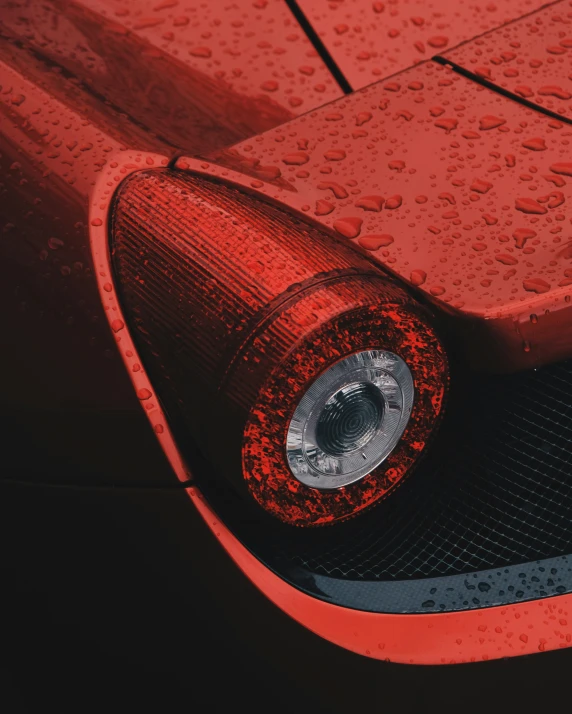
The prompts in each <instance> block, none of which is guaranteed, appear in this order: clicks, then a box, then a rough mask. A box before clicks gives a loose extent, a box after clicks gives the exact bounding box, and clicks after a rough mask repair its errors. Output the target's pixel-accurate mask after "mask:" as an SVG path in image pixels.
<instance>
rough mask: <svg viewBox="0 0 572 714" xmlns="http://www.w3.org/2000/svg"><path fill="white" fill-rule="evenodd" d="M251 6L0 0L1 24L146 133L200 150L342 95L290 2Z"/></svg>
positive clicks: (9, 35) (12, 36) (232, 140)
mask: <svg viewBox="0 0 572 714" xmlns="http://www.w3.org/2000/svg"><path fill="white" fill-rule="evenodd" d="M256 5H257V4H256V3H251V2H246V1H244V0H243V1H242V2H239V3H234V4H233V6H232V7H229V8H226V9H225V11H224V12H222V13H221V12H217V10H216V4H212V5H207V4H203V5H191V6H190V8H189V12H187V13H186V14H185V13H184V12H183V9H182V8H181V7H180V6H177V3H175V4H173V3H172V2H162V3H161V2H160V3H157V2H154V1H153V0H145V1H144V2H138V3H137V4H136V6H134V4H133V3H132V2H113V1H111V0H85V1H84V2H74V1H73V0H50V2H46V3H29V2H24V1H23V0H22V1H18V2H6V3H2V4H1V5H0V7H1V8H2V9H1V10H0V29H1V31H2V32H3V34H4V36H5V38H8V39H11V40H12V41H14V42H16V43H18V44H19V45H20V46H22V47H23V48H26V49H28V50H29V51H31V52H33V53H36V54H37V55H39V56H40V57H42V58H43V59H44V61H46V62H48V63H53V64H55V65H57V66H59V67H61V68H62V69H63V70H64V71H65V72H67V73H69V74H70V75H71V77H70V79H71V78H75V81H77V82H80V83H81V84H82V85H83V86H85V87H87V88H88V89H89V91H90V92H95V93H97V94H98V95H99V96H100V97H101V98H103V97H105V100H106V101H107V102H111V103H113V104H114V105H115V106H116V107H117V108H118V109H119V110H120V111H122V112H125V113H126V114H128V115H129V117H130V118H131V120H132V121H135V122H138V123H140V124H141V125H142V126H144V127H145V128H146V129H147V131H148V132H150V133H154V134H155V135H156V136H157V137H161V138H162V139H163V140H164V141H165V142H167V143H169V144H170V145H172V146H176V147H177V149H179V150H183V151H187V152H193V153H204V152H208V151H209V150H214V149H216V148H218V147H221V146H225V145H229V144H232V143H235V142H236V141H240V140H241V138H245V137H247V136H250V135H252V134H257V133H259V132H261V131H265V130H267V129H269V128H271V127H273V126H276V125H278V124H281V123H283V122H285V121H288V120H289V119H292V118H293V117H295V116H296V115H297V114H300V113H302V112H305V111H308V110H309V109H311V108H313V107H315V106H320V105H321V104H323V103H324V102H328V101H332V100H333V99H336V98H338V97H340V96H341V95H342V92H341V90H340V88H339V87H338V85H337V83H336V82H335V80H334V79H333V78H332V76H331V74H330V72H329V70H328V69H327V68H326V67H325V65H324V63H323V62H322V60H321V59H320V57H318V56H317V54H316V52H315V50H314V49H313V47H312V46H311V44H310V43H309V41H308V39H307V38H306V36H305V35H304V33H303V32H302V30H301V29H300V28H299V27H298V26H297V23H296V21H295V20H294V18H293V17H292V15H291V13H290V12H289V10H288V7H287V6H286V5H285V4H283V3H275V4H272V5H265V4H264V3H258V5H259V7H256ZM213 32H216V35H217V37H220V38H221V39H218V40H217V41H216V42H214V41H212V40H210V39H209V38H210V37H212V35H213ZM117 67H121V68H122V70H121V72H118V71H117ZM72 81H73V79H72Z"/></svg>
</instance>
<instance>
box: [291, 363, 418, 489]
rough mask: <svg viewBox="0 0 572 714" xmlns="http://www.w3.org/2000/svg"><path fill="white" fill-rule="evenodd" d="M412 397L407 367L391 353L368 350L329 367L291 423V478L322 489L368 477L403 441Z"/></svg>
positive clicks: (312, 386)
mask: <svg viewBox="0 0 572 714" xmlns="http://www.w3.org/2000/svg"><path fill="white" fill-rule="evenodd" d="M414 394H415V390H414V385H413V377H412V376H411V372H410V371H409V368H408V367H407V364H406V363H405V362H404V360H402V359H401V357H399V356H398V355H396V354H393V353H392V352H387V351H385V350H377V349H372V350H366V351H363V352H357V353H355V354H352V355H349V356H348V357H346V358H344V359H342V360H340V361H339V362H337V363H336V364H334V365H332V367H330V368H329V369H327V370H326V371H325V372H323V373H322V374H321V375H320V376H319V377H318V378H317V379H316V380H315V381H314V382H313V383H312V384H311V385H310V387H309V388H308V390H307V391H306V393H305V394H304V396H303V397H302V399H301V400H300V402H299V404H298V406H297V407H296V410H295V412H294V414H293V416H292V419H291V421H290V425H289V427H288V435H287V438H286V455H287V460H288V465H289V467H290V470H291V471H292V473H293V475H294V476H295V477H296V478H297V479H298V481H300V482H301V483H303V484H305V485H306V486H311V487H313V488H317V489H324V490H325V489H336V488H342V487H343V486H347V485H349V484H351V483H355V482H356V481H359V480H360V479H361V478H363V477H364V476H367V474H369V473H371V471H373V469H375V468H376V467H377V466H379V464H381V463H382V462H383V461H384V460H385V459H386V458H387V457H388V456H389V454H390V453H391V452H392V451H393V449H394V448H395V446H396V444H397V442H398V441H399V439H400V438H401V436H402V434H403V432H404V431H405V428H406V426H407V423H408V421H409V417H410V415H411V410H412V408H413V400H414Z"/></svg>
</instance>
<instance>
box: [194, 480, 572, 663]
mask: <svg viewBox="0 0 572 714" xmlns="http://www.w3.org/2000/svg"><path fill="white" fill-rule="evenodd" d="M188 490H189V495H190V497H191V498H192V499H193V502H194V504H195V505H196V506H197V508H198V509H199V511H200V513H201V514H202V515H203V518H204V519H205V522H206V523H207V525H208V526H209V528H210V529H211V531H212V532H213V533H214V534H215V535H216V537H217V538H218V539H219V540H220V542H221V543H222V545H223V546H224V547H225V549H226V550H227V552H228V553H229V555H230V556H231V557H232V558H233V560H234V561H235V563H236V564H237V565H238V566H239V567H240V568H241V570H242V571H243V572H244V573H246V574H247V575H248V577H249V578H250V580H251V581H252V582H253V583H254V584H255V585H256V586H257V587H258V588H259V589H260V590H261V591H262V592H263V593H264V594H265V595H266V596H267V597H268V598H269V599H270V600H272V602H274V603H275V604H276V605H278V607H280V608H281V609H282V610H283V611H284V612H286V613H287V614H288V615H290V616H291V617H293V618H294V619H295V620H297V621H298V622H299V623H300V624H302V625H304V626H305V627H307V628H308V629H309V630H311V631H312V632H315V633H316V634H317V635H320V636H321V637H324V638H325V639H327V640H330V641H331V642H334V643H335V644H338V645H340V646H341V647H345V648H346V649H349V650H352V651H353V652H357V653H358V654H361V655H365V656H367V657H372V658H374V659H381V660H387V661H392V662H402V663H407V664H454V663H460V662H478V661H484V660H492V659H499V658H501V657H511V656H515V655H525V654H532V653H535V652H546V651H548V650H554V649H560V648H563V647H570V646H571V644H572V617H571V614H572V595H558V596H556V597H551V598H545V599H542V600H535V601H532V602H521V603H516V604H514V605H509V606H506V607H492V608H486V609H482V610H465V611H461V612H453V613H436V614H427V615H393V614H381V613H371V612H363V611H359V610H352V609H349V608H343V607H337V606H336V605H331V604H330V603H327V602H323V601H321V600H317V599H316V598H313V597H310V596H308V595H305V594H304V593H302V592H301V591H299V590H296V589H294V588H292V587H291V586H290V585H288V584H287V583H285V582H284V581H283V580H281V579H280V578H279V577H277V576H276V575H274V573H272V572H271V571H270V570H268V569H267V568H265V567H264V566H263V565H262V564H261V563H260V562H259V561H258V560H256V558H255V557H254V556H253V555H252V554H251V553H250V552H249V551H247V550H246V548H244V546H242V545H241V544H240V543H239V542H238V541H237V540H236V538H235V537H234V536H233V535H232V534H231V533H230V531H228V530H227V529H226V527H225V526H224V524H222V523H221V522H220V521H219V520H218V519H217V518H216V515H215V514H214V513H213V512H212V511H211V509H210V508H209V506H208V505H207V504H206V503H205V501H204V499H203V498H202V496H201V494H200V492H198V491H197V490H196V489H188Z"/></svg>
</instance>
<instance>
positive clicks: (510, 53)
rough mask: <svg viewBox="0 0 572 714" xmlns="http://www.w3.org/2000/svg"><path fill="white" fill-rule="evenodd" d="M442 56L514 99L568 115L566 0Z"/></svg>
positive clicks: (571, 67) (571, 79)
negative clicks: (506, 90)
mask: <svg viewBox="0 0 572 714" xmlns="http://www.w3.org/2000/svg"><path fill="white" fill-rule="evenodd" d="M443 57H445V58H446V59H448V60H451V61H452V62H455V63H456V64H457V65H460V66H461V67H463V68H464V69H467V70H469V71H471V72H474V73H475V74H476V75H478V76H480V77H483V78H485V79H488V80H489V81H491V82H493V83H494V84H496V85H498V86H499V87H502V88H504V89H508V90H509V91H510V92H513V93H514V94H516V95H517V96H518V97H524V98H525V99H528V100H529V101H531V102H534V103H535V104H538V105H539V106H542V107H545V108H546V109H549V110H551V111H553V112H556V113H557V114H560V115H562V116H565V117H568V118H570V117H571V116H572V2H570V1H569V0H566V1H565V2H559V3H556V4H554V5H550V6H549V7H546V8H544V9H542V10H540V11H538V12H535V13H533V14H531V15H529V16H528V17H524V18H522V19H519V20H515V21H514V22H512V23H510V24H508V25H506V26H504V27H501V28H500V29H498V30H495V31H494V32H490V33H488V34H486V35H483V36H482V37H479V38H477V39H475V40H471V41H469V42H466V43H465V44H463V45H461V46H460V47H456V48H455V49H452V50H450V51H448V52H445V53H443ZM539 150H542V149H541V148H539Z"/></svg>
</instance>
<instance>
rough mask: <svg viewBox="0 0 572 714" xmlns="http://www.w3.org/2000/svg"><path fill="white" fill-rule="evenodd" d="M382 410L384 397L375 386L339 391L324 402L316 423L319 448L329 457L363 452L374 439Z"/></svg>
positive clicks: (359, 385) (360, 384)
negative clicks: (359, 450) (358, 450)
mask: <svg viewBox="0 0 572 714" xmlns="http://www.w3.org/2000/svg"><path fill="white" fill-rule="evenodd" d="M383 410H384V401H383V396H382V395H381V393H380V391H379V389H378V388H377V387H376V386H375V385H374V384H371V383H370V382H358V383H356V384H348V385H346V386H344V387H342V388H341V389H339V390H338V391H337V392H336V393H335V394H334V395H332V396H331V397H330V399H329V400H328V401H327V402H326V405H325V406H324V409H323V411H322V413H321V415H320V418H319V419H318V423H317V425H316V440H317V442H318V446H319V447H320V449H322V451H325V452H326V453H327V454H331V455H332V456H343V455H344V454H349V453H350V452H352V451H355V450H356V449H361V448H363V447H364V446H365V445H366V444H367V443H368V442H369V441H371V439H372V438H373V437H374V436H375V435H376V433H377V431H378V429H379V427H380V425H381V421H382V419H383Z"/></svg>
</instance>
